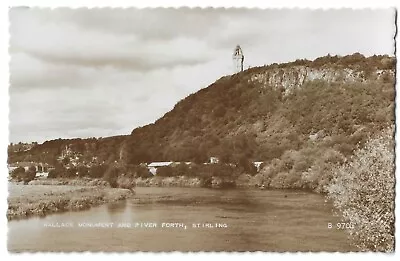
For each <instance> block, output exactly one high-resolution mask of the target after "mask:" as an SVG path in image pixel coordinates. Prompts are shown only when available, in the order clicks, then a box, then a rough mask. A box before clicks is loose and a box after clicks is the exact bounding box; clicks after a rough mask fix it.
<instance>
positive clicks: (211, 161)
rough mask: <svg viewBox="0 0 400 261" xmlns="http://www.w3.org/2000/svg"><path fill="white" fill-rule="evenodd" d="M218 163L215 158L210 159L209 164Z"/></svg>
mask: <svg viewBox="0 0 400 261" xmlns="http://www.w3.org/2000/svg"><path fill="white" fill-rule="evenodd" d="M218 162H219V159H218V158H217V157H210V163H211V164H217V163H218Z"/></svg>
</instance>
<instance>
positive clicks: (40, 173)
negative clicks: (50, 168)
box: [36, 172, 49, 178]
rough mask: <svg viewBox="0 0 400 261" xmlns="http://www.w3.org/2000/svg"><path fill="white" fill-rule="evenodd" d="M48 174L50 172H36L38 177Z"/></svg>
mask: <svg viewBox="0 0 400 261" xmlns="http://www.w3.org/2000/svg"><path fill="white" fill-rule="evenodd" d="M47 176H49V173H48V172H37V173H36V177H37V178H47Z"/></svg>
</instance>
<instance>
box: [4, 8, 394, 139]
mask: <svg viewBox="0 0 400 261" xmlns="http://www.w3.org/2000/svg"><path fill="white" fill-rule="evenodd" d="M9 15H10V55H11V62H10V75H11V76H10V78H11V84H10V88H9V94H10V115H9V117H10V142H19V141H23V142H31V141H38V142H43V141H45V140H49V139H57V138H74V137H81V138H86V137H100V136H102V137H106V136H112V135H121V134H129V133H130V132H131V131H132V129H134V128H136V127H138V126H143V125H146V124H149V123H152V122H154V121H155V120H157V119H158V118H160V117H161V116H163V115H164V114H165V113H166V112H168V111H169V110H171V109H172V108H173V106H174V105H175V104H176V102H178V101H179V100H181V99H182V98H184V97H186V96H187V95H189V94H190V93H193V92H196V91H198V90H199V89H201V88H204V87H207V86H208V85H209V84H211V83H213V82H214V81H215V80H217V79H218V78H220V77H222V76H224V75H227V74H231V73H232V72H233V65H232V53H233V50H234V48H235V46H236V45H237V44H240V45H241V47H242V49H243V52H244V55H245V68H247V67H248V66H258V65H264V64H270V63H275V62H276V63H280V62H289V61H294V60H296V59H303V58H307V59H315V58H317V57H319V56H324V55H326V54H328V53H330V54H331V55H336V54H337V55H347V54H352V53H354V52H360V53H362V54H364V55H366V56H370V55H374V54H389V55H393V52H394V40H393V37H394V33H395V26H394V10H393V9H380V10H370V9H366V10H358V11H353V10H350V9H347V10H346V9H344V10H343V9H338V10H330V11H323V10H317V11H310V10H301V9H292V10H291V9H283V10H272V9H271V10H256V9H251V10H249V9H187V8H186V9H183V8H181V9H144V10H139V9H86V8H81V9H68V8H61V9H53V10H51V9H35V8H13V9H11V11H10V12H9Z"/></svg>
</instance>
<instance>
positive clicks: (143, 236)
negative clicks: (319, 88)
mask: <svg viewBox="0 0 400 261" xmlns="http://www.w3.org/2000/svg"><path fill="white" fill-rule="evenodd" d="M285 195H287V197H285ZM44 222H47V223H56V222H73V223H74V224H78V223H79V222H87V223H90V222H92V223H95V222H112V223H114V224H115V227H113V228H79V227H77V226H75V227H74V228H69V229H68V228H58V229H55V228H45V227H44V226H43V224H44ZM146 222H147V223H157V224H158V226H157V227H156V228H146V227H145V226H142V227H137V228H117V227H116V226H117V224H120V223H123V224H128V223H130V224H135V223H146ZM168 222H170V223H182V224H185V225H186V226H187V229H174V228H166V227H161V224H162V223H168ZM328 222H335V217H333V215H332V208H331V206H330V205H329V204H327V203H325V201H324V199H323V197H322V196H320V195H316V194H311V193H304V192H293V191H286V192H285V191H266V190H263V191H260V190H212V189H184V188H137V191H136V196H135V198H133V199H129V200H125V201H120V202H116V203H111V204H107V205H104V206H100V207H96V208H92V209H90V210H88V211H81V212H67V213H62V214H56V215H50V216H47V217H46V218H44V219H36V218H35V219H29V220H21V221H11V222H9V229H10V230H9V237H8V249H9V250H10V251H28V250H29V251H175V250H176V251H255V250H263V251H310V250H311V251H317V250H319V251H321V250H324V251H350V250H356V249H354V248H352V247H351V246H350V245H349V242H348V241H347V236H346V234H345V232H344V231H337V230H328V229H327V228H326V224H327V223H328ZM193 224H200V227H198V228H193ZM204 224H210V226H204ZM216 224H217V225H218V224H221V225H226V228H224V227H223V226H221V227H218V226H216Z"/></svg>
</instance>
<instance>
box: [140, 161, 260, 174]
mask: <svg viewBox="0 0 400 261" xmlns="http://www.w3.org/2000/svg"><path fill="white" fill-rule="evenodd" d="M217 163H219V159H218V158H217V157H210V159H209V161H208V162H205V163H203V164H217ZM263 163H264V162H263V161H255V162H253V165H254V167H256V169H257V172H259V171H260V169H261V165H262V164H263ZM179 164H186V165H191V164H192V162H174V161H158V162H152V163H149V164H146V166H147V168H148V169H149V171H150V173H151V174H153V175H154V176H155V175H157V169H158V168H160V167H167V166H170V167H174V166H177V165H179Z"/></svg>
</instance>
